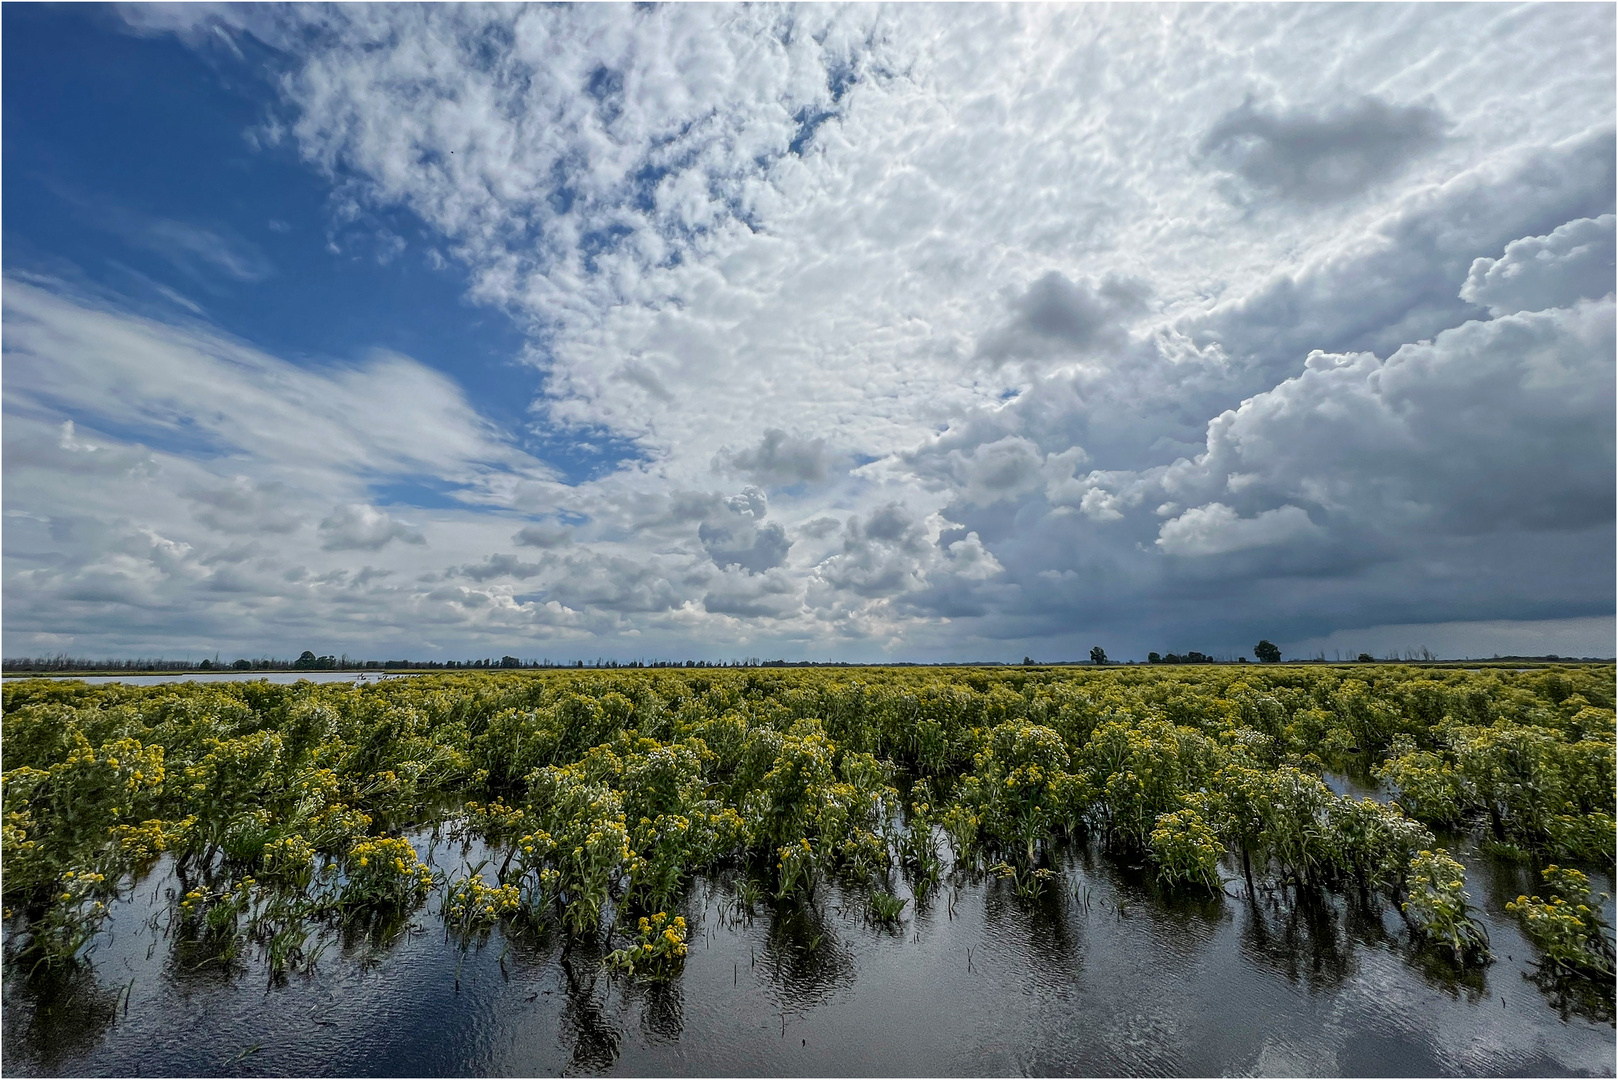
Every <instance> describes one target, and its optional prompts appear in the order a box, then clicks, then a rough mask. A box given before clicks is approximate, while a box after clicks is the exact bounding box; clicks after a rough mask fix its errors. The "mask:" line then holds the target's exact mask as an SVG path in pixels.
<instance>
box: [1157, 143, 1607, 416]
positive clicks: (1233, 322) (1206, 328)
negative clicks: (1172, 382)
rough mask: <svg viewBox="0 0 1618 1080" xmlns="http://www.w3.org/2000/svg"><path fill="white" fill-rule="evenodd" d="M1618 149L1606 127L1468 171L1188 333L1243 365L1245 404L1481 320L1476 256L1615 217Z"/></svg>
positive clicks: (1240, 387) (1240, 388)
mask: <svg viewBox="0 0 1618 1080" xmlns="http://www.w3.org/2000/svg"><path fill="white" fill-rule="evenodd" d="M1614 154H1615V144H1614V136H1613V130H1612V129H1611V128H1610V127H1606V128H1601V129H1597V130H1593V131H1590V132H1588V133H1586V134H1584V135H1581V136H1579V137H1577V138H1574V139H1568V140H1566V141H1564V142H1561V143H1558V144H1556V145H1554V146H1549V147H1541V148H1535V149H1534V150H1533V151H1531V152H1527V153H1521V154H1518V155H1515V160H1513V161H1511V162H1510V163H1509V165H1507V166H1506V167H1503V168H1497V169H1491V170H1486V171H1478V172H1474V173H1469V174H1463V175H1462V176H1460V177H1457V178H1456V179H1455V180H1453V181H1451V182H1450V183H1448V184H1445V185H1444V186H1443V187H1441V188H1439V189H1437V190H1436V191H1433V192H1431V193H1424V194H1422V195H1420V196H1418V197H1416V198H1413V199H1411V200H1409V201H1408V202H1407V204H1406V205H1404V206H1402V207H1401V208H1400V209H1398V210H1397V211H1396V212H1394V213H1392V214H1390V215H1389V216H1388V217H1387V218H1385V219H1384V220H1383V222H1382V223H1381V224H1380V225H1379V226H1378V227H1377V228H1376V229H1375V230H1374V231H1373V232H1372V233H1371V234H1370V235H1368V236H1366V237H1364V238H1363V239H1361V240H1358V241H1356V242H1353V243H1351V244H1349V245H1346V246H1345V247H1344V248H1343V249H1340V250H1338V251H1335V252H1333V253H1331V254H1330V255H1329V256H1327V257H1323V258H1320V259H1318V260H1316V261H1315V262H1314V263H1313V264H1311V265H1308V266H1305V267H1302V268H1299V269H1288V270H1284V271H1281V272H1278V273H1277V274H1275V275H1274V276H1273V277H1272V278H1271V279H1270V280H1269V282H1267V283H1266V284H1264V285H1262V286H1261V287H1259V288H1258V289H1255V290H1254V291H1253V292H1251V293H1249V294H1248V295H1246V296H1243V297H1240V298H1237V299H1234V300H1231V301H1228V302H1226V303H1223V304H1220V305H1218V306H1217V307H1215V308H1214V309H1213V310H1212V311H1211V312H1209V313H1208V314H1206V315H1198V316H1193V317H1189V318H1187V319H1185V320H1183V321H1182V322H1181V324H1180V328H1181V329H1182V330H1183V331H1185V332H1186V333H1188V334H1190V335H1191V336H1192V338H1194V339H1195V340H1196V341H1197V342H1198V343H1202V344H1207V343H1213V344H1217V345H1219V346H1220V348H1221V349H1222V350H1223V351H1224V352H1225V354H1227V355H1228V356H1229V357H1230V359H1231V360H1232V361H1234V362H1235V363H1236V365H1237V368H1238V371H1237V373H1236V379H1237V383H1236V385H1234V386H1232V387H1231V390H1232V391H1233V392H1234V393H1235V396H1236V398H1237V400H1239V399H1240V397H1242V396H1246V395H1247V394H1251V393H1254V392H1257V391H1260V390H1263V389H1267V388H1268V387H1271V386H1274V385H1275V384H1276V382H1278V381H1279V380H1280V379H1281V378H1284V377H1285V376H1287V375H1290V374H1293V373H1295V372H1296V371H1297V370H1298V367H1299V365H1300V364H1301V363H1302V361H1303V358H1304V357H1306V356H1308V355H1309V353H1310V352H1312V351H1313V350H1316V349H1321V350H1324V351H1326V352H1354V351H1359V350H1368V351H1371V352H1374V353H1376V354H1377V355H1379V356H1387V355H1388V354H1389V353H1391V352H1393V351H1394V350H1395V349H1397V348H1399V347H1400V346H1401V345H1403V344H1405V343H1406V342H1411V341H1420V340H1422V339H1423V338H1430V337H1432V336H1433V335H1434V334H1436V333H1438V332H1440V331H1442V330H1445V329H1447V328H1449V327H1452V326H1458V325H1459V324H1461V323H1462V322H1464V321H1466V320H1467V319H1470V318H1476V317H1477V315H1478V314H1479V309H1478V307H1476V306H1474V305H1473V304H1470V303H1468V302H1467V301H1465V300H1463V299H1461V296H1460V290H1461V286H1462V284H1463V283H1464V282H1466V280H1467V277H1468V274H1469V273H1470V271H1471V267H1472V264H1473V261H1474V260H1475V259H1477V258H1479V257H1483V256H1489V257H1493V256H1495V255H1497V254H1499V253H1500V252H1502V251H1503V250H1504V248H1505V247H1506V245H1507V244H1510V243H1511V242H1513V241H1515V240H1519V239H1521V238H1523V237H1533V236H1544V235H1546V234H1548V233H1550V232H1552V230H1554V229H1556V228H1557V227H1558V226H1560V225H1564V224H1566V223H1568V222H1572V221H1575V220H1577V219H1579V218H1597V217H1600V216H1601V215H1604V214H1610V213H1612V211H1613V202H1614V187H1615V177H1614V168H1613V161H1614Z"/></svg>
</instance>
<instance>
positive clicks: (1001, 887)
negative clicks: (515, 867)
mask: <svg viewBox="0 0 1618 1080" xmlns="http://www.w3.org/2000/svg"><path fill="white" fill-rule="evenodd" d="M418 846H419V847H420V848H421V849H422V850H425V849H426V844H425V843H420V844H418ZM432 854H433V859H434V861H435V863H436V864H437V865H438V867H439V868H440V869H443V870H459V869H461V868H463V867H464V866H465V865H466V864H467V863H468V862H470V863H472V864H474V865H475V864H476V863H477V862H478V861H479V860H480V859H481V858H482V857H483V853H482V851H481V849H479V848H478V847H477V845H472V846H470V847H463V846H462V845H461V844H459V843H454V844H452V843H446V842H441V843H439V844H438V845H436V846H435V847H434V848H433V852H432ZM1461 854H1462V855H1463V856H1464V857H1465V860H1466V861H1467V863H1468V867H1469V872H1468V888H1469V890H1470V891H1471V893H1472V895H1473V898H1474V901H1475V902H1477V903H1478V905H1479V907H1480V908H1481V909H1482V912H1481V913H1482V916H1483V918H1484V920H1485V922H1486V924H1487V926H1488V930H1489V933H1490V935H1491V937H1492V940H1493V944H1494V949H1495V952H1496V953H1497V955H1498V961H1497V962H1496V963H1495V964H1494V965H1492V966H1490V967H1489V968H1488V969H1486V970H1485V971H1483V972H1481V973H1473V974H1471V975H1468V976H1466V977H1464V978H1460V979H1457V978H1456V977H1455V974H1454V973H1453V972H1451V971H1449V970H1448V969H1447V967H1446V965H1444V964H1443V963H1441V962H1432V961H1423V960H1421V959H1420V958H1418V957H1413V956H1412V955H1411V953H1410V949H1409V946H1408V944H1407V942H1406V939H1405V936H1404V928H1403V924H1402V923H1401V921H1400V920H1399V918H1398V917H1397V915H1395V914H1393V913H1392V912H1391V910H1390V909H1389V908H1387V907H1386V905H1384V906H1382V908H1381V909H1380V910H1375V909H1367V908H1364V907H1362V906H1360V905H1357V904H1355V903H1351V902H1348V901H1347V900H1345V899H1344V898H1342V897H1334V898H1329V899H1328V900H1327V902H1325V903H1323V904H1318V905H1314V906H1310V905H1307V904H1304V905H1298V904H1294V903H1292V902H1290V901H1288V900H1285V899H1283V898H1282V897H1281V896H1280V895H1279V894H1276V895H1274V896H1271V895H1268V894H1264V893H1262V892H1261V894H1260V895H1259V896H1258V897H1257V898H1256V899H1255V900H1254V901H1253V902H1251V903H1250V902H1248V900H1247V899H1245V898H1244V897H1237V896H1226V897H1224V898H1213V899H1206V900H1202V899H1193V898H1189V897H1180V898H1171V899H1170V900H1168V901H1167V902H1164V901H1162V900H1161V899H1157V898H1154V893H1155V890H1154V888H1153V886H1152V884H1151V881H1150V878H1149V876H1148V875H1147V874H1146V873H1145V872H1144V871H1142V870H1140V869H1138V868H1133V867H1128V866H1119V865H1118V864H1116V863H1113V862H1112V861H1110V860H1108V859H1106V858H1104V857H1098V856H1095V855H1093V854H1085V853H1075V854H1074V855H1073V856H1071V857H1070V858H1069V859H1068V860H1067V866H1066V868H1065V875H1066V876H1065V877H1064V878H1063V879H1062V881H1061V883H1060V888H1058V889H1053V890H1052V892H1051V893H1050V894H1049V895H1047V897H1046V898H1044V899H1043V900H1041V901H1039V902H1037V903H1034V904H1031V905H1030V904H1025V903H1022V902H1019V901H1018V900H1017V898H1016V896H1015V894H1014V892H1013V891H1012V889H1011V888H1010V886H1009V885H1008V884H1007V883H1003V882H998V881H989V882H980V883H976V884H955V885H952V884H950V883H949V881H948V880H947V879H946V881H945V882H944V883H943V884H941V885H940V886H939V887H938V888H937V889H935V890H934V891H933V892H932V893H931V894H930V895H928V896H925V897H923V898H922V900H921V902H920V903H919V904H918V903H917V902H916V900H915V899H914V898H913V897H911V896H910V893H909V892H908V891H907V890H905V889H904V888H903V886H902V885H901V884H898V883H896V885H895V887H896V888H897V889H898V890H899V891H900V893H901V895H903V896H905V897H906V898H908V899H910V900H911V903H910V904H909V905H907V907H906V908H905V911H904V914H903V918H902V925H901V926H900V927H898V928H879V927H876V926H873V925H871V924H870V923H869V922H868V921H867V920H866V918H865V911H866V906H865V903H864V899H863V897H862V896H860V895H859V894H858V893H857V892H855V891H848V890H843V889H840V888H838V887H836V886H822V887H821V888H820V889H819V890H817V895H816V906H815V907H814V909H812V910H806V909H803V908H800V907H795V906H794V905H790V904H787V905H778V906H772V905H771V904H769V903H764V904H760V905H759V906H758V908H757V909H756V912H757V913H756V915H755V916H753V917H752V918H750V919H749V918H744V917H741V916H739V915H738V913H737V910H736V907H735V904H734V894H733V892H732V891H731V889H730V887H729V886H728V884H721V883H717V882H710V881H706V880H701V881H698V882H697V883H696V884H695V885H694V886H693V888H692V889H691V891H690V894H689V896H688V897H687V900H686V902H685V905H684V908H683V911H684V914H685V915H686V918H687V919H688V921H689V922H690V925H691V953H690V956H689V958H688V960H687V963H686V969H685V972H684V974H683V975H682V976H681V977H680V978H679V979H677V980H675V981H673V982H671V983H668V984H646V983H633V982H626V981H625V980H622V979H619V978H614V977H611V976H608V975H607V974H605V973H603V972H602V971H601V969H600V959H601V955H602V949H601V948H599V947H592V946H588V945H580V944H575V945H573V946H572V947H569V948H564V944H563V942H562V940H561V939H560V938H559V937H551V938H549V939H547V940H540V941H537V942H536V941H516V940H514V941H511V942H509V943H508V942H507V941H505V940H504V939H503V938H502V937H501V936H500V935H498V934H493V935H489V936H488V937H487V938H486V939H484V940H482V941H478V942H473V943H470V945H469V947H468V949H467V951H466V952H465V954H464V955H463V954H462V952H461V950H460V949H459V948H458V947H457V946H456V945H455V944H454V943H452V942H450V941H448V940H446V938H445V935H444V933H443V930H442V927H441V924H440V923H439V922H438V919H437V917H436V916H435V915H434V914H433V913H432V911H433V910H434V909H436V901H430V902H429V905H428V908H426V909H423V910H422V911H419V912H417V914H416V915H415V916H414V918H413V919H412V920H411V923H410V924H409V925H408V926H407V927H406V928H405V930H404V932H402V933H401V934H400V936H399V937H398V938H397V939H395V940H394V941H393V942H392V943H391V944H388V945H385V946H380V947H379V946H377V945H376V944H374V943H371V942H368V941H366V940H364V939H363V938H361V939H360V940H355V941H351V942H348V943H346V944H341V943H340V944H334V945H333V946H331V947H330V948H329V949H328V950H327V952H326V953H325V954H324V955H323V956H322V958H321V960H320V964H319V968H318V970H317V972H316V973H315V974H314V975H313V976H310V977H299V976H294V977H293V978H292V979H291V980H290V981H289V982H288V983H287V984H286V985H284V986H280V987H276V988H274V989H271V990H269V992H268V993H266V978H265V974H264V972H263V971H262V969H261V968H260V967H259V966H258V965H257V964H256V963H248V964H243V965H240V967H239V970H238V972H237V973H236V974H234V975H231V974H229V973H226V972H220V971H217V970H213V971H210V970H207V969H204V970H200V971H187V970H184V969H183V968H182V967H181V966H180V965H178V964H176V963H175V962H174V955H173V954H171V951H170V949H169V947H168V943H167V941H159V942H158V944H157V946H156V948H155V949H153V948H152V944H153V937H154V935H153V929H152V924H150V923H149V922H148V920H150V919H151V917H152V916H153V915H154V914H155V913H157V911H158V910H159V908H158V907H157V906H154V904H156V903H157V902H158V901H160V899H161V894H162V890H163V889H164V888H165V887H166V886H167V885H168V884H172V882H171V881H170V882H165V881H163V880H161V879H160V878H159V876H157V875H154V877H153V879H151V880H149V881H148V882H146V883H145V885H143V886H142V887H141V888H140V889H138V890H136V893H135V896H134V898H133V899H132V900H131V901H129V902H126V903H123V904H120V905H119V906H118V909H117V911H116V912H115V915H114V918H113V919H112V921H111V923H110V925H109V932H108V934H106V935H105V936H104V937H105V940H104V941H103V942H102V944H101V945H100V947H99V948H98V952H97V960H98V969H97V975H98V978H99V985H98V987H96V988H91V987H88V986H84V987H80V989H79V992H78V993H77V994H76V996H75V1000H76V1001H77V1002H79V1003H80V1005H79V1006H75V1007H72V1008H69V1009H67V1010H63V1009H57V1010H54V1011H52V1012H51V1013H50V1014H49V1015H45V1014H38V1015H36V1010H35V1009H34V1008H33V1005H32V1003H31V1002H30V1001H29V1000H28V999H27V998H26V996H25V994H24V992H23V991H22V990H20V989H19V987H18V985H17V983H18V982H19V980H17V979H12V978H8V979H7V980H6V983H5V995H6V996H5V1009H4V1024H5V1030H4V1044H3V1046H4V1062H3V1065H4V1068H5V1070H6V1071H7V1072H9V1073H11V1074H14V1075H23V1074H27V1073H37V1072H56V1073H83V1072H111V1073H126V1074H127V1073H164V1072H169V1073H192V1074H209V1073H219V1072H239V1073H249V1074H250V1073H325V1072H334V1071H335V1072H341V1073H353V1074H360V1075H401V1074H409V1075H432V1074H446V1073H447V1074H558V1073H563V1072H569V1073H594V1072H613V1073H623V1074H630V1075H689V1074H695V1075H704V1074H814V1075H846V1074H876V1075H949V1074H1001V1073H1024V1072H1026V1073H1036V1074H1072V1073H1079V1074H1124V1073H1153V1074H1163V1073H1168V1074H1191V1075H1213V1074H1220V1073H1228V1072H1253V1073H1269V1074H1300V1073H1301V1074H1320V1075H1331V1074H1360V1075H1367V1074H1401V1075H1426V1074H1435V1073H1461V1074H1474V1075H1476V1074H1488V1073H1501V1072H1527V1073H1534V1074H1567V1073H1575V1072H1593V1073H1597V1074H1608V1075H1610V1074H1611V1073H1612V1072H1613V1045H1614V1044H1613V1029H1612V1027H1611V1026H1609V1025H1607V1024H1602V1023H1593V1022H1591V1021H1589V1020H1586V1019H1581V1018H1580V1017H1579V1016H1577V1015H1570V1016H1569V1017H1568V1018H1567V1019H1566V1020H1565V1021H1564V1020H1563V1019H1562V1017H1560V1016H1559V1015H1558V1013H1557V1011H1556V1010H1555V1008H1553V1006H1552V1004H1551V1002H1550V1000H1549V999H1548V997H1547V995H1546V994H1545V993H1543V992H1541V990H1540V989H1539V988H1537V987H1536V986H1535V985H1534V983H1533V982H1531V981H1530V980H1529V979H1528V978H1525V977H1524V976H1525V974H1526V973H1529V972H1531V971H1532V964H1531V959H1532V955H1533V953H1532V950H1531V949H1530V948H1529V946H1528V945H1527V943H1526V942H1525V941H1524V940H1523V938H1522V936H1521V934H1520V933H1519V932H1518V930H1517V928H1516V925H1515V923H1513V922H1512V921H1510V920H1509V919H1507V918H1506V917H1505V914H1504V903H1505V901H1506V900H1509V899H1514V898H1515V896H1516V895H1517V893H1518V892H1519V891H1521V889H1522V888H1523V887H1524V886H1525V885H1527V884H1528V882H1529V878H1528V875H1527V874H1526V873H1525V872H1524V871H1522V870H1521V868H1517V867H1513V866H1511V865H1509V864H1506V865H1502V864H1494V863H1490V862H1487V861H1484V860H1483V859H1482V858H1481V857H1480V856H1479V855H1478V854H1477V853H1476V851H1475V850H1474V849H1470V848H1467V849H1463V850H1462V851H1461ZM1594 884H1595V885H1596V888H1597V890H1598V891H1599V890H1606V891H1609V892H1610V891H1612V882H1611V879H1610V876H1609V875H1599V876H1598V877H1597V879H1596V880H1595V882H1594ZM1231 888H1232V891H1233V892H1240V891H1241V886H1240V885H1239V884H1237V883H1233V884H1232V886H1231ZM1609 917H1610V904H1609ZM158 925H159V926H161V920H159V923H158ZM968 950H970V954H969V952H968ZM131 979H133V983H132V984H131V983H130V980H131ZM126 988H127V997H128V1003H129V1008H128V1012H127V1015H125V1014H124V1011H123V1009H122V1005H121V1002H120V998H121V996H122V995H124V994H125V992H126ZM255 1047H257V1049H254V1048H255Z"/></svg>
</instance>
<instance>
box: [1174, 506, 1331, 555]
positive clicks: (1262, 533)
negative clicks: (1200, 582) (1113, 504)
mask: <svg viewBox="0 0 1618 1080" xmlns="http://www.w3.org/2000/svg"><path fill="white" fill-rule="evenodd" d="M1318 531H1319V530H1318V529H1317V528H1316V526H1315V525H1314V523H1312V522H1311V521H1310V520H1309V513H1308V511H1306V510H1302V509H1300V508H1299V507H1296V506H1281V507H1277V508H1276V509H1274V510H1265V511H1262V512H1260V513H1259V514H1258V515H1256V516H1254V517H1250V518H1243V517H1238V516H1237V514H1236V511H1235V510H1232V509H1231V508H1230V507H1228V506H1226V505H1225V504H1224V503H1209V504H1208V505H1207V506H1199V507H1197V508H1195V509H1193V510H1187V511H1186V512H1185V513H1183V514H1181V515H1180V516H1179V517H1177V518H1173V519H1171V520H1169V521H1165V522H1164V523H1163V527H1162V528H1161V529H1159V530H1158V534H1157V546H1158V547H1160V548H1162V549H1163V550H1164V551H1166V552H1168V553H1169V554H1170V555H1224V554H1227V553H1228V552H1232V551H1242V550H1244V549H1246V548H1256V547H1268V546H1269V545H1271V544H1284V543H1287V542H1289V541H1293V540H1297V539H1298V538H1299V537H1302V536H1307V535H1308V534H1310V533H1313V532H1318Z"/></svg>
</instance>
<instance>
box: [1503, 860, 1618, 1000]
mask: <svg viewBox="0 0 1618 1080" xmlns="http://www.w3.org/2000/svg"><path fill="white" fill-rule="evenodd" d="M1542 877H1543V878H1544V879H1545V892H1546V893H1547V894H1548V896H1549V897H1550V898H1549V899H1544V898H1542V897H1539V896H1519V897H1517V899H1516V900H1513V901H1511V902H1510V903H1508V904H1506V910H1507V911H1509V912H1511V913H1512V914H1513V915H1515V916H1517V918H1518V919H1519V920H1521V922H1522V926H1523V931H1524V932H1525V933H1526V934H1527V935H1528V938H1529V940H1530V941H1532V942H1533V943H1534V944H1535V945H1537V946H1539V947H1540V949H1542V950H1543V951H1544V953H1545V961H1546V964H1547V965H1548V966H1550V967H1551V968H1552V969H1553V970H1556V971H1558V972H1562V973H1571V974H1577V975H1587V976H1589V977H1591V978H1594V979H1600V980H1605V981H1606V982H1607V983H1608V984H1611V982H1612V980H1613V978H1614V977H1615V975H1618V971H1615V969H1614V964H1613V941H1612V938H1611V937H1610V936H1609V935H1610V933H1611V930H1612V928H1611V927H1610V926H1607V925H1606V923H1605V922H1603V921H1602V918H1601V908H1600V904H1599V902H1598V901H1597V900H1596V899H1595V898H1594V897H1592V896H1591V895H1590V879H1589V878H1588V877H1586V876H1585V875H1584V874H1582V873H1580V872H1579V871H1577V870H1573V869H1571V868H1563V867H1560V866H1556V865H1555V864H1552V865H1551V866H1547V867H1546V868H1545V870H1544V871H1543V873H1542ZM1601 899H1603V900H1605V899H1607V896H1606V894H1602V897H1601Z"/></svg>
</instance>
